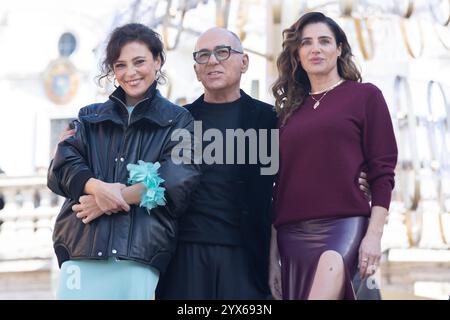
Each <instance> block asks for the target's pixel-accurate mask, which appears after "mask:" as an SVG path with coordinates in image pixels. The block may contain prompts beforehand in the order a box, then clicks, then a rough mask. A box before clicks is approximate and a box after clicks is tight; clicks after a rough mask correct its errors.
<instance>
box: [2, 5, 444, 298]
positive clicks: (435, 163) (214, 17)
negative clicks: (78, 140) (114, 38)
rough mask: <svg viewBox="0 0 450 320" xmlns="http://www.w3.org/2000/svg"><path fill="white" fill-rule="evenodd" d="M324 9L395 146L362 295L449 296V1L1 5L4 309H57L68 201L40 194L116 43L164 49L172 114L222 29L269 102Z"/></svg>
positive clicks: (102, 93)
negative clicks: (142, 38) (293, 32)
mask: <svg viewBox="0 0 450 320" xmlns="http://www.w3.org/2000/svg"><path fill="white" fill-rule="evenodd" d="M307 11H322V12H324V13H325V14H327V15H329V16H331V17H332V18H333V19H335V20H336V21H337V22H338V23H339V24H340V26H341V27H342V28H343V29H344V30H345V32H346V34H347V36H348V38H349V41H350V44H351V46H352V49H353V52H354V54H355V58H356V61H357V64H358V65H359V66H360V68H361V70H362V74H363V81H364V82H372V83H374V84H375V85H377V86H378V87H379V88H380V89H381V90H382V91H383V94H384V96H385V98H386V100H387V102H388V105H389V108H390V112H391V117H392V121H393V124H394V127H395V130H396V137H397V143H398V146H399V163H398V166H397V172H396V188H395V192H394V196H393V202H392V204H391V209H390V215H389V220H388V222H387V224H386V226H385V232H384V236H383V243H382V246H383V258H382V264H381V268H380V269H379V271H378V272H377V273H376V275H375V276H374V277H373V278H372V279H369V281H367V282H366V283H364V286H365V287H366V289H369V290H370V289H374V288H375V289H377V288H378V289H380V292H381V297H382V299H445V300H447V299H449V296H450V250H449V248H450V165H449V164H450V102H449V100H448V99H450V26H449V23H450V1H448V0H405V1H394V0H377V1H375V0H354V1H351V0H340V1H339V0H336V1H332V0H328V1H326V0H324V1H320V0H317V1H306V0H305V1H301V0H276V1H274V0H270V1H269V0H241V1H239V0H178V1H176V0H173V1H171V0H120V1H119V0H95V1H87V0H78V1H70V0H39V1H31V0H29V1H26V0H14V1H12V0H2V1H1V4H0V63H1V64H0V95H1V103H0V208H2V207H3V209H2V210H1V211H0V299H53V298H54V289H55V285H56V281H57V265H56V262H55V260H54V254H53V248H52V240H51V236H52V228H53V224H54V219H55V216H56V215H57V214H58V211H59V208H60V207H61V204H62V202H63V199H62V198H60V197H58V196H56V195H54V194H52V193H51V192H50V191H49V190H48V189H47V187H46V171H47V168H48V165H49V162H50V159H51V158H52V154H53V150H54V148H55V146H56V143H57V141H58V138H59V135H60V133H61V132H62V130H63V129H64V128H65V127H66V125H67V123H68V121H70V120H71V119H73V118H75V117H76V116H77V114H78V110H79V109H80V108H81V107H83V106H85V105H87V104H90V103H93V102H101V101H104V100H106V99H107V97H108V94H109V93H110V92H111V91H112V90H113V89H114V86H113V85H112V84H111V83H108V82H103V83H102V86H99V85H98V84H97V83H96V76H98V75H99V64H100V62H101V60H102V58H103V57H104V56H103V54H104V49H105V44H106V40H107V37H108V35H109V34H110V32H111V31H112V29H114V28H115V27H117V26H120V25H122V24H125V23H128V22H141V23H144V24H146V25H148V26H150V27H151V28H154V29H155V30H157V31H158V32H159V33H160V34H161V35H162V36H163V39H164V43H165V47H166V50H167V62H166V65H165V66H164V69H165V71H166V73H167V74H168V78H169V81H168V83H167V84H166V85H165V86H162V87H161V88H160V90H161V91H162V93H163V94H164V95H165V96H166V97H168V98H169V99H170V100H172V101H173V102H175V103H178V104H184V103H187V102H192V101H193V100H194V99H195V98H196V97H198V96H199V95H200V94H201V93H202V87H201V85H200V83H199V82H197V80H196V78H195V75H194V72H193V67H192V66H193V61H192V51H193V48H194V45H195V41H196V37H197V36H198V35H199V34H200V33H201V32H202V31H204V30H206V29H207V28H209V27H213V26H222V27H227V28H229V29H230V30H232V31H234V32H235V33H236V34H238V35H239V36H240V37H241V39H242V40H243V45H244V49H245V51H246V52H247V53H248V54H249V55H250V68H249V71H248V72H247V73H246V74H245V75H244V76H243V81H242V88H243V89H244V90H245V91H246V92H247V93H249V94H251V95H252V96H253V97H255V98H258V99H260V100H263V101H266V102H268V103H273V97H272V95H271V93H270V88H271V85H272V83H273V81H274V80H275V77H276V57H277V55H278V53H279V52H280V49H281V43H282V36H281V32H282V30H283V29H284V28H286V27H288V26H290V25H291V24H292V23H293V22H294V21H295V20H297V19H298V17H299V16H300V15H301V14H302V13H304V12H307Z"/></svg>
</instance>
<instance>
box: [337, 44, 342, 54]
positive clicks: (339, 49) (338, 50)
mask: <svg viewBox="0 0 450 320" xmlns="http://www.w3.org/2000/svg"><path fill="white" fill-rule="evenodd" d="M341 54H342V43H339V45H338V47H337V56H338V57H340V56H341Z"/></svg>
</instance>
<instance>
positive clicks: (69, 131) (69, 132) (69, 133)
mask: <svg viewBox="0 0 450 320" xmlns="http://www.w3.org/2000/svg"><path fill="white" fill-rule="evenodd" d="M76 132H77V130H76V129H70V128H69V127H67V128H66V129H65V130H64V131H63V133H61V135H60V136H59V142H63V141H64V140H66V139H67V138H69V137H72V136H74V135H75V133H76Z"/></svg>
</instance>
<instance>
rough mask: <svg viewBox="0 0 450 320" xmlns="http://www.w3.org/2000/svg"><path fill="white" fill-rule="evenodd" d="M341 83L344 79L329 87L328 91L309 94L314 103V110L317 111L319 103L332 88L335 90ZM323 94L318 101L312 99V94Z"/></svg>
mask: <svg viewBox="0 0 450 320" xmlns="http://www.w3.org/2000/svg"><path fill="white" fill-rule="evenodd" d="M342 82H344V79H340V80H339V81H338V82H336V83H335V84H333V85H332V86H331V87H329V88H328V89H325V90H322V91H318V92H310V93H309V95H310V96H311V98H312V99H313V100H314V101H315V102H316V103H314V106H313V108H314V110H316V109H317V107H318V106H319V105H320V101H321V100H322V99H323V98H324V97H325V96H326V95H327V93H328V92H330V91H331V90H333V89H334V88H336V87H337V86H338V85H340V84H341V83H342ZM322 92H325V93H324V94H323V95H322V96H321V97H320V98H319V99H316V98H314V96H313V95H314V94H319V93H322Z"/></svg>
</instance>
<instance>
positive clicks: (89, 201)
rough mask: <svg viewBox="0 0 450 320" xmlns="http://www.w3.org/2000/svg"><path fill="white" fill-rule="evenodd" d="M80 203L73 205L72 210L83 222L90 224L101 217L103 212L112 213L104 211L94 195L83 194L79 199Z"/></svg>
mask: <svg viewBox="0 0 450 320" xmlns="http://www.w3.org/2000/svg"><path fill="white" fill-rule="evenodd" d="M78 201H79V204H75V205H73V206H72V211H73V212H75V213H76V215H77V218H79V219H81V221H83V223H85V224H88V223H89V222H91V221H92V220H94V219H96V218H98V217H100V216H101V215H103V214H107V215H110V214H111V213H110V212H103V211H102V210H101V209H100V208H99V207H98V205H97V202H96V201H95V198H94V196H92V195H86V196H81V197H80V199H79V200H78Z"/></svg>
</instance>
